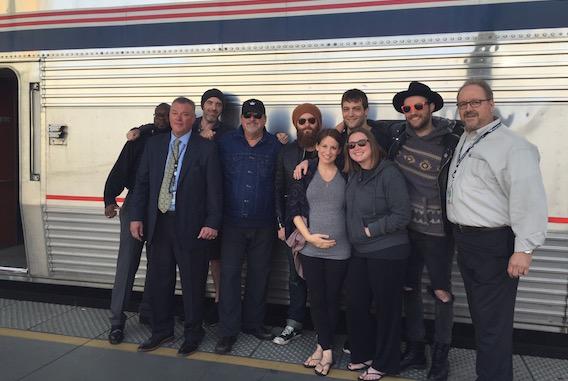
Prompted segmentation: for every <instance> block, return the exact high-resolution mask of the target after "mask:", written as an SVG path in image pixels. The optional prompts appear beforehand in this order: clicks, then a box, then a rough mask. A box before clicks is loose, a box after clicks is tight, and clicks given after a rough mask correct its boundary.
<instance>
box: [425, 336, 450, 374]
mask: <svg viewBox="0 0 568 381" xmlns="http://www.w3.org/2000/svg"><path fill="white" fill-rule="evenodd" d="M449 353H450V345H449V344H440V343H434V345H432V367H431V368H430V372H428V379H429V380H447V379H448V372H449V370H450V362H449V361H448V354H449Z"/></svg>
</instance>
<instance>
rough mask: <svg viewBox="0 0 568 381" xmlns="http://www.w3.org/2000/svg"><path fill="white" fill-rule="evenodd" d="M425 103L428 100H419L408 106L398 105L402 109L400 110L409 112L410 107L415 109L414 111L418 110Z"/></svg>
mask: <svg viewBox="0 0 568 381" xmlns="http://www.w3.org/2000/svg"><path fill="white" fill-rule="evenodd" d="M427 104H428V102H420V103H415V104H413V105H409V106H400V108H401V109H402V112H404V113H407V112H410V110H411V109H415V110H416V111H420V110H422V109H423V108H424V106H425V105H427Z"/></svg>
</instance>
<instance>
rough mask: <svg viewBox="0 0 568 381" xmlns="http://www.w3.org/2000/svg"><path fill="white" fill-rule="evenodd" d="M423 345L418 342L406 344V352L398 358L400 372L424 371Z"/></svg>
mask: <svg viewBox="0 0 568 381" xmlns="http://www.w3.org/2000/svg"><path fill="white" fill-rule="evenodd" d="M424 347H425V344H424V343H423V342H420V341H410V342H408V343H406V350H405V351H404V353H403V354H402V355H401V356H400V370H405V369H426V355H425V354H424Z"/></svg>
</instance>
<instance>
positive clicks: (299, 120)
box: [298, 118, 316, 126]
mask: <svg viewBox="0 0 568 381" xmlns="http://www.w3.org/2000/svg"><path fill="white" fill-rule="evenodd" d="M306 121H308V122H310V124H316V118H308V119H306V118H300V119H298V124H299V125H300V126H303V125H304V124H306Z"/></svg>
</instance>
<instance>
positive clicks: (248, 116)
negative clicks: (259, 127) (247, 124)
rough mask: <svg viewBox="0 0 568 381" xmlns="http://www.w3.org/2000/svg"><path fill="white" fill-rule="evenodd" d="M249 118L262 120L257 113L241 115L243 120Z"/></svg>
mask: <svg viewBox="0 0 568 381" xmlns="http://www.w3.org/2000/svg"><path fill="white" fill-rule="evenodd" d="M251 116H254V119H260V118H262V115H261V114H259V113H257V112H247V113H244V114H243V117H244V118H245V119H249V118H250V117H251Z"/></svg>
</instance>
